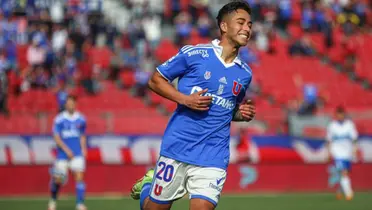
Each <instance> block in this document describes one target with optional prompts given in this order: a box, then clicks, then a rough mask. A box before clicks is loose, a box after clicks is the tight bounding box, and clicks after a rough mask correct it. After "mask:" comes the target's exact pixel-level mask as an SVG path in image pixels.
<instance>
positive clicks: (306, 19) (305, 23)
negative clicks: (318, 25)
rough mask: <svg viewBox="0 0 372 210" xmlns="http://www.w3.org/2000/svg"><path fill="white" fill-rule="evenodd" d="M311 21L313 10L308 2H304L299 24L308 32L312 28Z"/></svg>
mask: <svg viewBox="0 0 372 210" xmlns="http://www.w3.org/2000/svg"><path fill="white" fill-rule="evenodd" d="M312 22H313V10H312V8H311V4H310V2H305V3H304V6H303V9H302V16H301V26H302V29H303V30H304V31H306V32H310V31H311V29H312Z"/></svg>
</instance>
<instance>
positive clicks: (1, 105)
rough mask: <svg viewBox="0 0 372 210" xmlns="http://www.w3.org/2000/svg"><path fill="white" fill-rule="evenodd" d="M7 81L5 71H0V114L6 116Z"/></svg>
mask: <svg viewBox="0 0 372 210" xmlns="http://www.w3.org/2000/svg"><path fill="white" fill-rule="evenodd" d="M7 99H8V79H7V75H6V72H5V71H2V70H1V69H0V113H1V114H4V115H8V107H7V101H8V100H7Z"/></svg>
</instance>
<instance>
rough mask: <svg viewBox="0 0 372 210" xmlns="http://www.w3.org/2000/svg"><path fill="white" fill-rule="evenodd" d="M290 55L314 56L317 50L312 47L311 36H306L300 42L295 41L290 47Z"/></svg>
mask: <svg viewBox="0 0 372 210" xmlns="http://www.w3.org/2000/svg"><path fill="white" fill-rule="evenodd" d="M289 54H290V55H291V56H294V55H302V56H314V55H315V50H314V48H313V46H312V43H311V39H310V37H309V36H307V35H304V36H302V37H301V38H300V39H299V40H297V41H295V42H294V43H293V44H292V45H290V46H289Z"/></svg>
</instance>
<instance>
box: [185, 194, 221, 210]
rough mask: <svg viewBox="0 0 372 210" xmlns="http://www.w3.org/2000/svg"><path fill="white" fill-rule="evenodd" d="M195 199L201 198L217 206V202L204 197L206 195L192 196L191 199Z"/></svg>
mask: <svg viewBox="0 0 372 210" xmlns="http://www.w3.org/2000/svg"><path fill="white" fill-rule="evenodd" d="M193 198H199V199H203V200H206V201H209V202H210V203H212V204H213V205H214V206H215V207H216V206H217V202H216V201H214V200H212V199H210V198H208V197H207V196H204V195H191V196H190V199H193Z"/></svg>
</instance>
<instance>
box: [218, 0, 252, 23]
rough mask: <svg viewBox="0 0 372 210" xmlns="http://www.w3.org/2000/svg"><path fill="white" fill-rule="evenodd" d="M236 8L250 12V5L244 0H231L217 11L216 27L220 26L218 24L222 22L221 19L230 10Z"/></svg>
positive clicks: (233, 10)
mask: <svg viewBox="0 0 372 210" xmlns="http://www.w3.org/2000/svg"><path fill="white" fill-rule="evenodd" d="M238 9H242V10H245V11H246V12H248V14H249V15H250V14H251V7H250V6H249V4H248V2H247V1H244V0H234V1H231V2H230V3H227V4H225V5H224V6H223V7H222V8H221V9H220V11H219V12H218V15H217V18H216V19H217V24H218V27H219V28H220V24H221V22H222V19H223V18H224V17H225V16H226V15H229V14H231V13H232V12H236V11H237V10H238Z"/></svg>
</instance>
